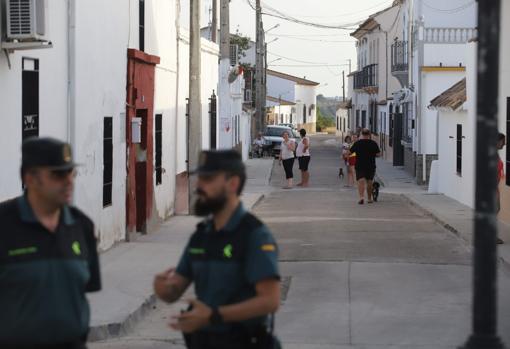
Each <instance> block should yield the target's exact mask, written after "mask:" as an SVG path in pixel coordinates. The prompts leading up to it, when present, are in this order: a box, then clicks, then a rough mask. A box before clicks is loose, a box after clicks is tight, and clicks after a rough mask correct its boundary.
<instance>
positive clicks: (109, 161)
mask: <svg viewBox="0 0 510 349" xmlns="http://www.w3.org/2000/svg"><path fill="white" fill-rule="evenodd" d="M112 182H113V118H112V117H111V116H105V117H104V119H103V207H107V206H110V205H111V204H112Z"/></svg>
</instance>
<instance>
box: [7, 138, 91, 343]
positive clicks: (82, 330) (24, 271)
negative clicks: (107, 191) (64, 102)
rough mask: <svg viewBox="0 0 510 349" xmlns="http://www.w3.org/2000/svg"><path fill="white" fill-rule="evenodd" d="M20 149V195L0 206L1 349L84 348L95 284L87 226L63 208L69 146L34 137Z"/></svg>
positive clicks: (69, 176) (70, 177)
mask: <svg viewBox="0 0 510 349" xmlns="http://www.w3.org/2000/svg"><path fill="white" fill-rule="evenodd" d="M21 152H22V159H21V179H22V182H23V185H24V188H25V190H24V193H23V195H21V196H19V197H17V198H14V199H11V200H8V201H5V202H2V203H0V224H1V226H2V234H0V309H1V311H0V323H1V324H2V325H1V326H0V348H2V349H13V348H34V349H50V348H51V349H85V348H86V344H85V343H86V341H87V334H88V331H89V322H90V309H89V304H88V301H87V298H86V297H85V292H93V291H99V290H100V289H101V279H100V271H99V259H98V255H97V247H96V238H95V236H94V224H93V223H92V221H91V220H90V219H89V218H88V217H87V216H86V215H85V214H84V213H82V212H81V211H80V210H78V209H77V208H75V207H73V206H71V205H70V202H71V198H72V194H73V189H74V177H75V173H76V172H75V166H76V165H75V163H74V162H73V158H72V155H71V146H70V145H69V144H67V143H64V142H61V141H59V140H56V139H53V138H35V137H34V138H29V139H27V140H26V141H25V142H23V145H22V149H21Z"/></svg>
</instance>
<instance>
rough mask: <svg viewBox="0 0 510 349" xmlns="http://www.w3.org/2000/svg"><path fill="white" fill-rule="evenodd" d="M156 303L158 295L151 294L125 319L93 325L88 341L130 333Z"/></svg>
mask: <svg viewBox="0 0 510 349" xmlns="http://www.w3.org/2000/svg"><path fill="white" fill-rule="evenodd" d="M155 304H156V296H155V295H154V294H151V295H150V296H148V297H147V298H146V299H145V301H144V302H143V303H142V304H141V305H140V306H139V307H138V308H137V309H136V310H135V311H133V312H132V313H131V314H129V315H128V316H127V317H126V318H125V319H124V320H123V321H121V322H116V323H110V324H103V325H97V326H91V327H90V329H89V335H88V342H98V341H103V340H108V339H112V338H118V337H121V336H123V335H126V334H128V333H129V332H130V331H131V330H132V329H133V328H134V327H135V325H136V324H137V323H139V322H140V320H142V319H143V317H144V316H145V315H147V313H148V312H149V311H150V310H152V308H153V307H154V305H155Z"/></svg>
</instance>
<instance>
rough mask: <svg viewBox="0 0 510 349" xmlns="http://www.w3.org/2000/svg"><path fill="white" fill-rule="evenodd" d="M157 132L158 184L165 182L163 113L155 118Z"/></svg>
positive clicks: (155, 135)
mask: <svg viewBox="0 0 510 349" xmlns="http://www.w3.org/2000/svg"><path fill="white" fill-rule="evenodd" d="M154 131H155V134H154V137H155V138H156V139H155V141H156V149H155V152H156V154H155V157H156V159H155V160H156V166H155V167H156V168H155V170H156V185H160V184H161V183H163V178H162V177H163V176H162V175H163V166H162V160H163V154H162V149H163V146H162V145H163V144H162V143H163V115H162V114H156V120H155V130H154Z"/></svg>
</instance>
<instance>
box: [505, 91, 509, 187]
mask: <svg viewBox="0 0 510 349" xmlns="http://www.w3.org/2000/svg"><path fill="white" fill-rule="evenodd" d="M509 134H510V97H507V98H506V136H507V137H508V135H509ZM505 163H506V171H505V173H506V185H510V148H509V147H508V146H507V147H506V161H505Z"/></svg>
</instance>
